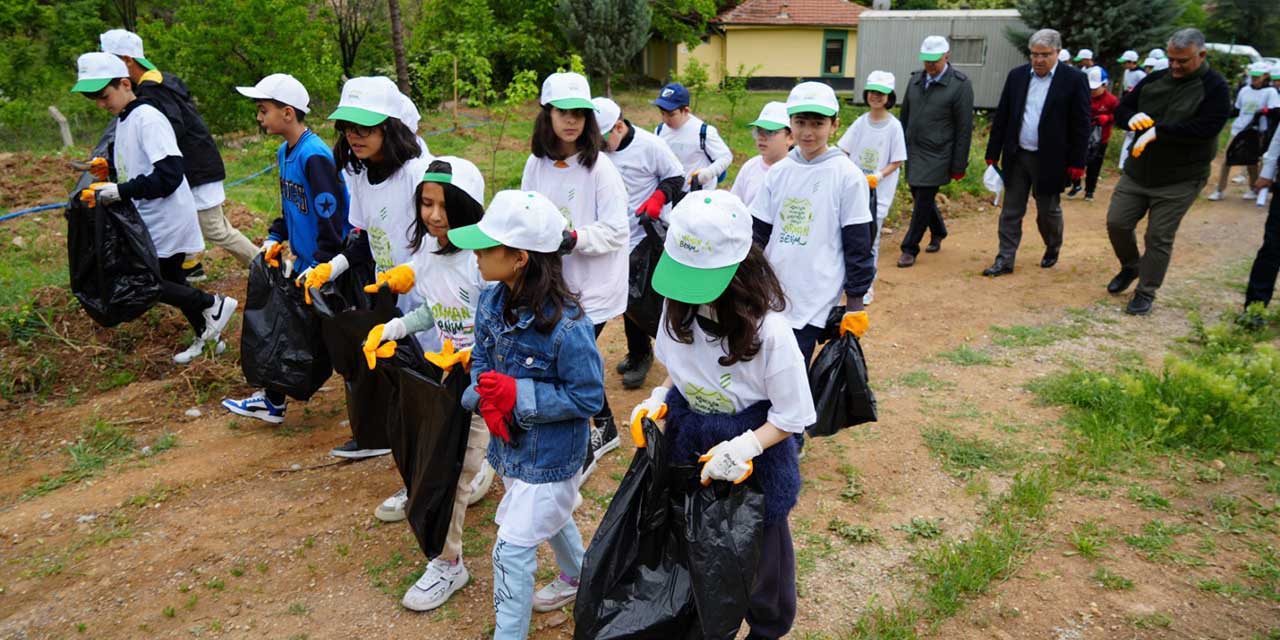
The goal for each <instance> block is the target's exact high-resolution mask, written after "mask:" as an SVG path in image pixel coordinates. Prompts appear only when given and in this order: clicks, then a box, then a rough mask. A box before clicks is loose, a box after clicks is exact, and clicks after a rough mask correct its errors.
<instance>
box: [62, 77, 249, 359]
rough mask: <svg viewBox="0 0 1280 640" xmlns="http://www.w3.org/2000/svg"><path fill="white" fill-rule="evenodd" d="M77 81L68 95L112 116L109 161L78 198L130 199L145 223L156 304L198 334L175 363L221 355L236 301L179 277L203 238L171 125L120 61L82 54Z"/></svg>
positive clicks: (105, 201)
mask: <svg viewBox="0 0 1280 640" xmlns="http://www.w3.org/2000/svg"><path fill="white" fill-rule="evenodd" d="M77 78H78V79H77V81H76V84H75V86H73V87H72V88H71V90H72V91H74V92H76V93H80V94H83V95H84V96H85V97H86V98H88V99H90V100H93V101H94V103H95V104H96V105H97V106H98V108H100V109H103V110H104V111H108V112H110V113H111V115H113V116H115V117H116V118H117V124H116V133H115V142H114V144H113V145H112V147H111V149H112V153H111V157H110V158H107V159H106V162H99V163H97V164H99V166H100V167H101V169H100V171H101V175H100V176H98V175H95V177H98V178H100V180H99V181H98V182H95V183H93V184H92V185H90V188H89V189H85V190H84V191H82V192H81V194H80V199H81V200H82V201H84V203H85V204H86V205H88V206H89V207H90V208H92V207H95V206H97V205H98V204H110V203H112V202H118V201H120V200H123V199H126V198H127V199H129V200H130V201H132V202H133V206H134V207H135V208H136V209H137V210H138V215H139V217H141V218H142V222H143V223H144V224H146V225H147V231H148V232H149V233H150V234H151V241H152V243H153V244H154V245H155V250H156V256H157V257H158V258H159V259H160V277H161V279H162V281H161V283H160V287H161V288H160V302H162V303H164V304H168V305H171V306H174V307H177V308H178V309H179V310H181V311H182V315H183V316H185V317H186V319H187V322H189V323H190V324H191V329H192V331H194V332H195V339H194V340H192V341H191V346H189V347H187V348H186V349H184V350H183V351H180V352H178V353H177V354H175V355H174V356H173V361H174V362H177V363H178V364H188V363H190V362H191V361H192V360H195V359H196V357H198V356H199V355H200V354H201V353H203V352H204V347H205V345H206V344H209V345H211V346H212V348H213V350H214V353H222V351H223V350H224V349H226V345H225V344H224V343H223V342H222V340H221V339H220V336H221V335H222V330H223V329H225V328H226V327H227V323H228V322H230V321H231V315H232V314H233V313H235V310H236V305H237V304H238V302H237V301H236V299H235V298H229V297H227V296H223V295H221V294H218V295H209V294H207V293H205V292H203V291H201V290H199V289H195V288H193V287H190V286H188V285H187V281H186V277H185V275H184V274H183V272H182V262H183V260H184V259H185V257H186V255H187V254H188V253H197V252H199V251H203V250H204V238H203V237H202V236H201V235H200V224H199V222H198V221H197V220H196V203H195V199H194V198H193V197H192V195H191V187H190V186H188V184H187V178H186V176H184V175H183V164H182V152H181V151H180V150H179V149H178V141H177V139H176V138H175V137H174V135H173V127H172V126H170V124H169V120H168V119H166V118H165V117H164V114H162V113H160V111H159V110H158V109H156V108H155V107H153V106H151V105H150V104H147V103H146V102H143V101H141V100H138V99H137V97H136V96H135V95H134V93H133V81H131V80H130V79H129V70H128V68H126V67H125V64H124V62H122V61H121V60H120V58H118V57H116V56H114V55H112V54H110V53H104V52H95V53H86V54H84V55H82V56H80V58H79V60H78V61H77Z"/></svg>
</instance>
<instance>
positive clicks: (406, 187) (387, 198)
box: [346, 154, 431, 313]
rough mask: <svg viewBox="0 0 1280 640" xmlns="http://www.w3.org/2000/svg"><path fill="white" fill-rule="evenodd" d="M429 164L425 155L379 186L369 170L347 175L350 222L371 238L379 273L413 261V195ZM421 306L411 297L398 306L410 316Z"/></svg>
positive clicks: (371, 248) (405, 297)
mask: <svg viewBox="0 0 1280 640" xmlns="http://www.w3.org/2000/svg"><path fill="white" fill-rule="evenodd" d="M430 164H431V156H428V155H426V154H423V155H421V156H418V157H417V158H414V159H412V160H410V161H408V162H406V163H404V166H402V167H400V170H399V171H397V172H395V173H394V174H392V175H391V176H390V177H389V178H387V179H386V180H383V181H382V182H379V183H378V184H370V182H369V172H368V170H365V171H361V172H360V173H356V174H353V173H349V172H348V173H347V174H346V179H347V189H348V191H349V192H350V194H351V205H350V213H349V216H348V219H349V220H350V222H351V226H353V227H355V228H357V229H363V230H364V232H365V233H366V234H368V237H369V250H370V251H371V252H372V253H373V262H374V265H375V269H376V270H377V271H379V272H382V271H386V270H387V269H390V268H392V267H394V266H396V265H399V264H407V263H408V262H410V261H411V260H412V258H413V249H411V248H410V246H409V232H410V229H412V228H413V221H414V218H415V217H417V215H418V206H417V203H415V202H414V201H413V194H414V193H415V192H416V190H417V188H418V183H419V182H422V175H423V174H425V173H426V172H427V166H428V165H430ZM421 302H422V299H421V298H419V297H418V296H417V295H416V294H414V293H410V294H408V295H402V296H400V297H399V299H398V301H397V302H396V306H397V307H400V310H401V311H402V312H404V313H408V312H410V311H412V310H413V309H415V308H417V307H418V305H419V304H421Z"/></svg>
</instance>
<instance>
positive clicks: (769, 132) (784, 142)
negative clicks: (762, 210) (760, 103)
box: [729, 102, 794, 206]
mask: <svg viewBox="0 0 1280 640" xmlns="http://www.w3.org/2000/svg"><path fill="white" fill-rule="evenodd" d="M747 126H749V127H751V137H753V138H755V141H756V150H757V151H759V152H760V155H758V156H755V157H754V158H751V159H750V160H748V161H747V162H746V163H745V164H743V165H742V168H741V169H738V175H737V177H735V178H734V179H733V188H732V189H730V190H729V191H730V192H732V193H733V195H735V196H738V197H739V198H741V199H742V201H743V202H745V203H747V205H748V206H750V205H751V202H752V201H753V200H755V198H756V193H758V192H759V191H760V185H762V184H764V177H765V176H766V175H768V173H769V169H772V168H773V165H775V164H777V163H778V162H780V161H781V160H782V159H783V158H785V157H787V152H789V151H791V145H792V144H793V143H794V141H793V140H792V139H791V120H790V118H788V117H787V104H786V103H785V102H770V103H767V104H765V105H764V108H763V109H761V110H760V116H759V117H758V118H756V119H755V120H753V121H752V122H751V124H749V125H747Z"/></svg>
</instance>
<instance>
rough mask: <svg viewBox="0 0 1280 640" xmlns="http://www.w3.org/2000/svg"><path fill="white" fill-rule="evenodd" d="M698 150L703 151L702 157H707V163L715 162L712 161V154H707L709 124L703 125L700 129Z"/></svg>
mask: <svg viewBox="0 0 1280 640" xmlns="http://www.w3.org/2000/svg"><path fill="white" fill-rule="evenodd" d="M698 148H699V149H702V155H704V156H706V157H707V162H715V160H712V159H711V154H709V153H707V123H705V122H704V123H702V126H701V127H699V128H698Z"/></svg>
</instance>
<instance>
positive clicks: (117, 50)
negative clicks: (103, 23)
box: [98, 29, 156, 71]
mask: <svg viewBox="0 0 1280 640" xmlns="http://www.w3.org/2000/svg"><path fill="white" fill-rule="evenodd" d="M98 44H99V46H101V48H102V50H103V51H104V52H106V53H110V54H111V55H115V56H129V57H130V58H133V61H134V62H137V63H138V64H139V65H141V66H142V68H143V69H147V70H148V71H155V70H156V66H155V65H154V64H151V61H150V60H147V59H146V58H145V57H143V55H142V36H139V35H138V34H136V33H134V32H132V31H127V30H125V29H112V30H110V31H107V32H105V33H103V34H102V35H100V36H98Z"/></svg>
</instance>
